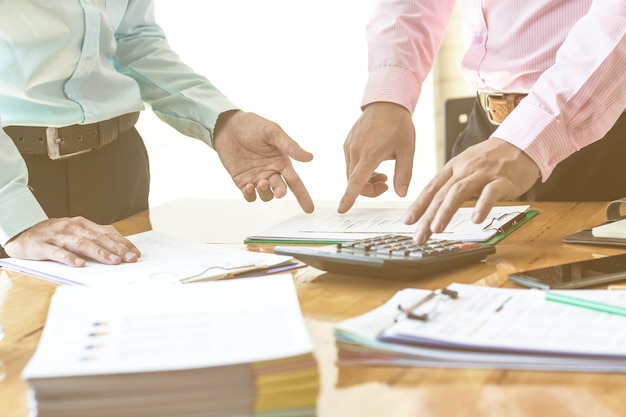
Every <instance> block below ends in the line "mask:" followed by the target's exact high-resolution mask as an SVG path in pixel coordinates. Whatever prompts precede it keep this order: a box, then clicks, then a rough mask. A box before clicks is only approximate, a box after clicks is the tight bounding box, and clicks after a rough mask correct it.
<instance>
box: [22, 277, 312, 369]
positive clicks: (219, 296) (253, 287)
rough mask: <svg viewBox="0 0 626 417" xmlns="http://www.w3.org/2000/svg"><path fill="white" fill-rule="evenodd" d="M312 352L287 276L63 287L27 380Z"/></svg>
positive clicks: (217, 363) (52, 306)
mask: <svg viewBox="0 0 626 417" xmlns="http://www.w3.org/2000/svg"><path fill="white" fill-rule="evenodd" d="M311 351H312V343H311V340H310V338H309V336H308V333H307V330H306V327H305V325H304V322H303V320H302V313H301V311H300V306H299V303H298V298H297V294H296V291H295V286H294V284H293V278H292V277H291V275H289V274H279V275H272V276H266V277H256V278H241V279H236V280H225V281H218V282H207V283H198V284H194V285H192V286H187V285H185V286H182V285H181V286H168V287H163V286H133V287H127V288H124V289H123V290H115V289H95V288H89V287H78V286H60V287H58V288H57V290H56V293H55V294H54V295H53V297H52V301H51V304H50V310H49V314H48V319H47V321H46V326H45V328H44V331H43V334H42V338H41V341H40V343H39V345H38V347H37V351H36V353H35V355H34V356H33V358H32V360H31V361H30V362H29V363H28V366H27V367H26V369H25V370H24V377H25V378H27V379H28V378H44V377H58V376H70V375H93V374H115V373H132V372H146V371H165V370H175V369H190V368H200V367H212V366H220V365H230V364H241V363H250V362H255V361H261V360H270V359H278V358H283V357H290V356H296V355H301V354H304V353H309V352H311Z"/></svg>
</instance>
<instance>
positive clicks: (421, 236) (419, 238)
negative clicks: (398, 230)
mask: <svg viewBox="0 0 626 417" xmlns="http://www.w3.org/2000/svg"><path fill="white" fill-rule="evenodd" d="M413 239H415V241H416V242H417V243H423V242H424V234H423V233H422V232H421V230H418V231H417V232H415V235H414V236H413Z"/></svg>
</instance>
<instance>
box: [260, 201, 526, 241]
mask: <svg viewBox="0 0 626 417" xmlns="http://www.w3.org/2000/svg"><path fill="white" fill-rule="evenodd" d="M528 209H529V206H528V205H523V206H501V207H494V208H493V209H492V210H491V212H490V213H489V215H488V216H487V219H486V220H485V221H484V222H482V223H480V224H476V223H474V222H472V220H471V216H472V213H473V211H474V208H472V207H462V208H460V209H459V210H458V211H457V212H456V213H455V215H454V216H453V218H452V220H451V221H450V224H449V225H448V227H446V229H445V231H444V232H443V233H435V234H433V235H432V236H431V239H444V240H459V241H468V242H469V241H474V242H483V241H485V240H488V239H490V238H491V237H493V236H495V235H496V234H498V228H499V227H501V226H502V225H504V224H506V223H507V222H508V221H509V220H511V219H512V218H513V217H515V216H516V215H518V214H519V213H523V212H526V211H527V210H528ZM404 212H405V210H404V209H397V208H389V209H384V208H383V209H381V208H353V209H352V210H350V211H349V212H348V213H345V214H339V213H337V212H336V211H334V209H332V208H320V209H317V210H316V211H315V212H313V213H311V214H306V213H301V214H298V215H296V216H294V217H292V218H290V219H288V220H285V221H284V222H281V223H279V224H277V225H275V226H273V227H270V228H268V229H266V230H264V231H261V232H259V233H257V234H254V235H251V236H248V239H251V240H274V241H290V240H292V241H312V242H315V241H319V242H321V241H331V242H335V241H347V240H355V239H364V238H368V237H372V236H377V235H383V234H400V235H412V234H413V233H414V232H415V225H406V224H404V223H403V222H402V217H403V215H404Z"/></svg>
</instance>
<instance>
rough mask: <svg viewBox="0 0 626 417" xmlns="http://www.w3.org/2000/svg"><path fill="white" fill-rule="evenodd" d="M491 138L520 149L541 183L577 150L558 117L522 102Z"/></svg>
mask: <svg viewBox="0 0 626 417" xmlns="http://www.w3.org/2000/svg"><path fill="white" fill-rule="evenodd" d="M491 137H496V138H499V139H502V140H505V141H507V142H509V143H510V144H512V145H514V146H516V147H518V148H519V149H521V150H523V151H524V152H525V153H526V154H527V155H528V156H529V157H530V158H531V159H532V160H533V161H535V163H536V164H537V166H538V167H539V170H540V171H541V178H542V181H543V182H545V181H547V180H548V178H549V177H550V175H551V174H552V171H553V170H554V168H555V167H556V165H557V164H558V163H559V162H561V161H563V160H564V159H565V158H567V157H568V156H570V155H571V154H573V153H574V152H576V151H577V150H578V149H577V147H576V146H575V144H574V143H573V142H572V141H571V140H569V138H568V135H567V133H566V131H565V126H564V125H563V123H561V121H560V120H559V118H558V117H554V116H553V115H552V114H550V113H548V112H546V111H545V110H543V109H541V108H540V107H537V106H535V105H532V104H528V103H525V102H524V101H522V102H521V103H520V104H519V105H518V106H517V107H516V108H515V110H514V111H513V112H511V114H510V115H509V116H508V117H507V118H506V120H505V121H504V122H502V124H501V125H500V126H499V127H498V128H497V129H496V130H495V132H493V134H492V135H491Z"/></svg>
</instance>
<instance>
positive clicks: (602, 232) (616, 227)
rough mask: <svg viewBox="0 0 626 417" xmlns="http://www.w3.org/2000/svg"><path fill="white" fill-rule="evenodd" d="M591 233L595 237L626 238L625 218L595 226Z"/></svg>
mask: <svg viewBox="0 0 626 417" xmlns="http://www.w3.org/2000/svg"><path fill="white" fill-rule="evenodd" d="M591 234H592V235H594V236H595V237H610V238H615V239H626V219H623V220H617V221H614V222H611V223H606V224H603V225H600V226H596V227H594V228H592V229H591Z"/></svg>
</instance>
